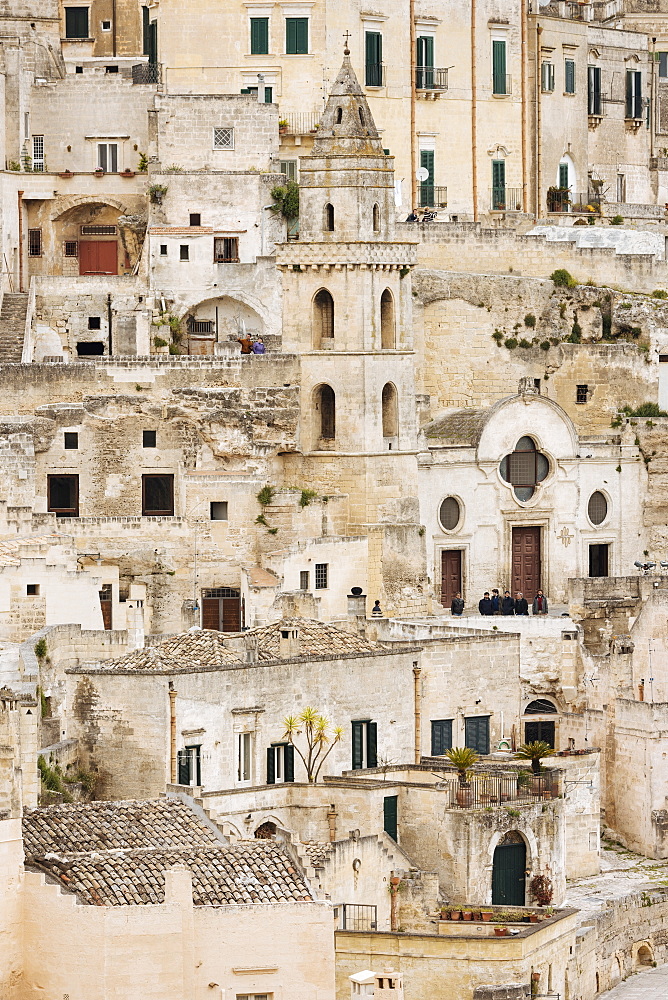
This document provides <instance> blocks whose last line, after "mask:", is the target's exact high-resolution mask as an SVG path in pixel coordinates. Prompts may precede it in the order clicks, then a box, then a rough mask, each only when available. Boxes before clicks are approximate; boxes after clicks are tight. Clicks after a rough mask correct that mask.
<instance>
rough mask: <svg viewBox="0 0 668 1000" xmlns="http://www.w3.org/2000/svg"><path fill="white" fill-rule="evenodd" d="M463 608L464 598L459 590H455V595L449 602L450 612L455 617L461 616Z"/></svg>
mask: <svg viewBox="0 0 668 1000" xmlns="http://www.w3.org/2000/svg"><path fill="white" fill-rule="evenodd" d="M463 610H464V599H463V597H462V595H461V594H460V593H459V591H457V593H456V594H455V596H454V597H453V598H452V603H451V604H450V614H451V615H455V616H456V617H457V618H461V616H462V612H463Z"/></svg>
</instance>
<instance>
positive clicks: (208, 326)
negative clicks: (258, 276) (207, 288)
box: [174, 289, 267, 354]
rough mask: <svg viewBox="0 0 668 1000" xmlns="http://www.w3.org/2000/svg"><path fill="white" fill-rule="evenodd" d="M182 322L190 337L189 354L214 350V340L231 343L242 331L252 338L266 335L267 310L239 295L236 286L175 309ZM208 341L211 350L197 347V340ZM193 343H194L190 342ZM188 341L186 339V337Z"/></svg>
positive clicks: (186, 334)
mask: <svg viewBox="0 0 668 1000" xmlns="http://www.w3.org/2000/svg"><path fill="white" fill-rule="evenodd" d="M174 312H175V313H176V314H177V315H179V318H180V319H181V320H182V321H183V322H182V328H183V333H184V336H187V337H188V340H189V353H191V354H192V353H211V352H212V351H213V346H212V345H213V344H214V342H215V341H218V342H219V343H228V344H229V343H232V344H234V347H235V348H236V347H238V345H237V344H236V338H237V337H239V336H241V331H243V330H244V329H245V331H246V333H247V334H249V335H250V336H252V337H264V336H265V334H266V332H267V331H266V317H265V315H263V314H265V312H266V311H265V309H264V308H263V307H262V306H259V308H258V307H256V303H254V302H249V301H247V297H246V296H243V297H242V296H241V295H238V294H237V291H236V289H235V290H234V291H232V290H231V289H230V294H229V295H219V296H216V297H214V298H210V299H202V300H200V301H198V302H194V303H192V304H190V305H189V306H188V307H187V308H185V309H183V310H178V311H177V310H174ZM207 339H208V340H209V341H210V344H211V346H210V348H209V351H204V350H199V349H198V348H196V347H194V346H193V344H194V341H195V340H202V341H203V340H207ZM191 342H192V343H191ZM184 343H185V340H184Z"/></svg>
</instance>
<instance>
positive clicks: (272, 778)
mask: <svg viewBox="0 0 668 1000" xmlns="http://www.w3.org/2000/svg"><path fill="white" fill-rule="evenodd" d="M267 784H268V785H275V784H276V750H275V748H274V747H267Z"/></svg>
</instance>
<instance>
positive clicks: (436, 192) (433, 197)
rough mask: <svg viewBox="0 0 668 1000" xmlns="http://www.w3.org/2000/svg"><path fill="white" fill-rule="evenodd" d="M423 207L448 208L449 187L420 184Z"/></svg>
mask: <svg viewBox="0 0 668 1000" xmlns="http://www.w3.org/2000/svg"><path fill="white" fill-rule="evenodd" d="M419 196H420V207H421V208H447V207H448V189H447V187H439V186H437V185H435V184H420V188H419Z"/></svg>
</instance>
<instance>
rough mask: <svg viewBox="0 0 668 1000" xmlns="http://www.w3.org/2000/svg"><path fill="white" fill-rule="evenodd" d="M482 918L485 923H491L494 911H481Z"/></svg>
mask: <svg viewBox="0 0 668 1000" xmlns="http://www.w3.org/2000/svg"><path fill="white" fill-rule="evenodd" d="M480 918H481V919H482V920H484V921H485V923H489V921H490V920H491V919H492V911H491V910H481V911H480Z"/></svg>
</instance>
